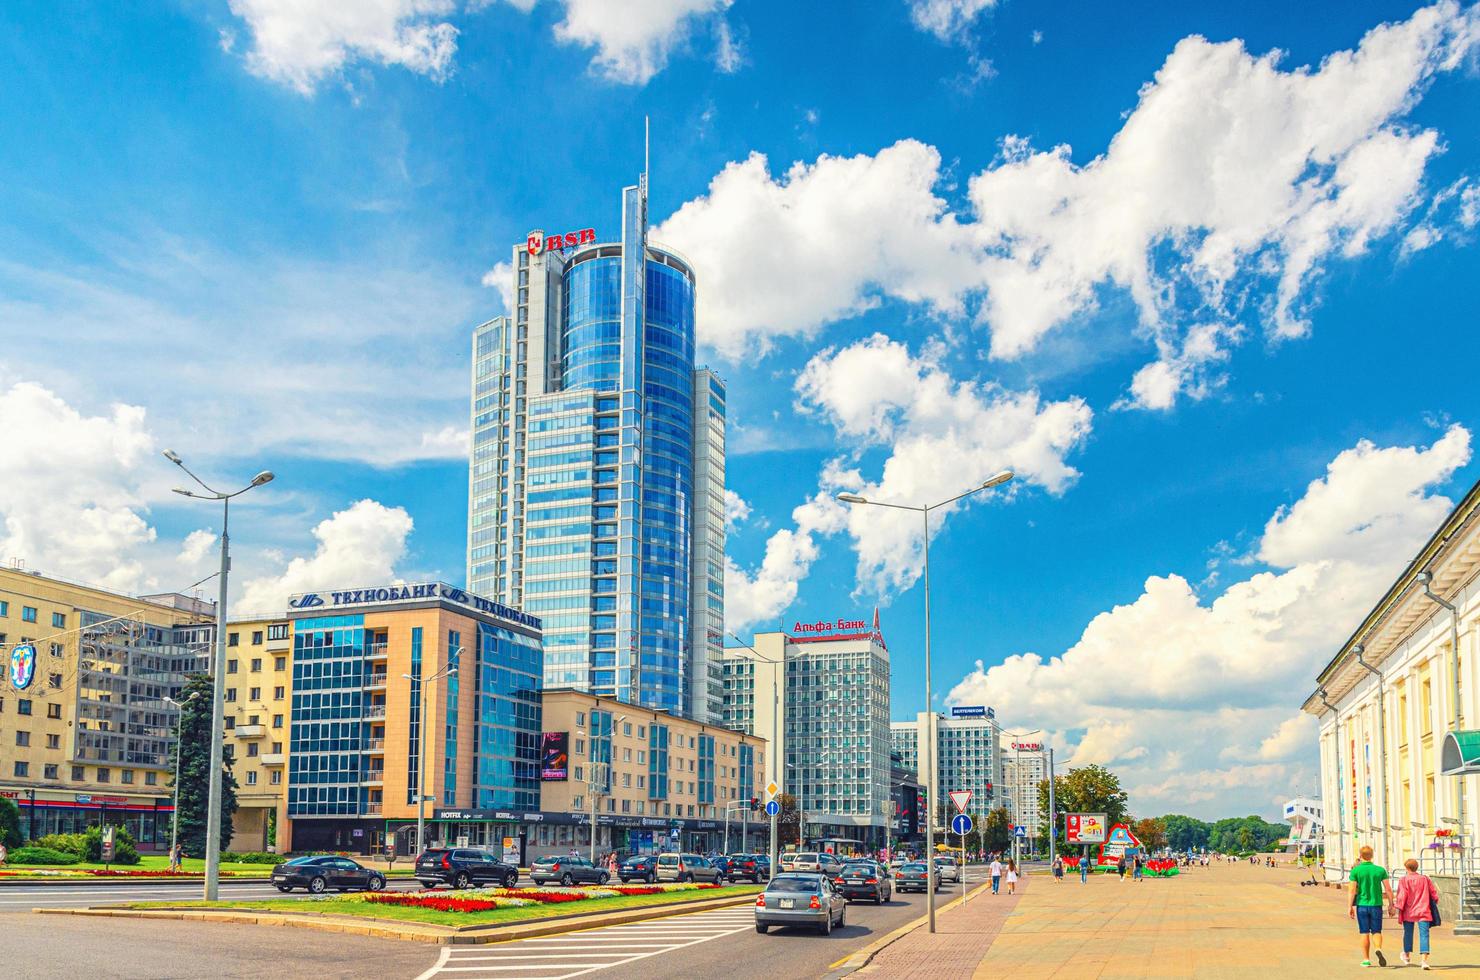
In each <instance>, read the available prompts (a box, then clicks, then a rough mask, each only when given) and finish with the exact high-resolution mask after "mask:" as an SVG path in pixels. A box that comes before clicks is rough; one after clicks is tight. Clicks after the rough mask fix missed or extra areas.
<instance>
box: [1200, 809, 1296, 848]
mask: <svg viewBox="0 0 1480 980" xmlns="http://www.w3.org/2000/svg"><path fill="white" fill-rule="evenodd" d="M1289 835H1290V827H1289V825H1288V824H1283V823H1270V822H1269V821H1267V820H1265V819H1264V818H1263V817H1259V816H1253V815H1251V816H1247V817H1225V818H1223V819H1222V820H1219V821H1217V822H1216V823H1214V824H1213V828H1212V831H1211V832H1210V833H1209V834H1208V847H1210V848H1212V849H1213V850H1215V851H1264V850H1268V849H1269V848H1271V847H1274V846H1275V844H1276V842H1277V841H1280V840H1282V839H1284V838H1286V837H1288V836H1289Z"/></svg>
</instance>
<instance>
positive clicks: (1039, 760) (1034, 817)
mask: <svg viewBox="0 0 1480 980" xmlns="http://www.w3.org/2000/svg"><path fill="white" fill-rule="evenodd" d="M1047 779H1048V750H1047V749H1045V748H1044V747H1043V743H1042V742H1029V741H1010V742H1008V743H1007V744H1006V745H1003V746H1002V784H1001V792H1000V793H999V794H998V796H999V797H1000V798H1001V801H1002V803H1003V804H1004V805H1005V806H1006V807H1007V812H1008V815H1009V816H1011V817H1012V822H1013V824H1014V825H1016V826H1020V827H1026V828H1027V838H1028V840H1035V839H1038V838H1046V837H1047V824H1046V820H1047V816H1046V814H1045V813H1044V812H1043V808H1042V807H1041V806H1040V805H1039V803H1038V787H1039V785H1040V784H1042V783H1043V782H1044V781H1046V780H1047Z"/></svg>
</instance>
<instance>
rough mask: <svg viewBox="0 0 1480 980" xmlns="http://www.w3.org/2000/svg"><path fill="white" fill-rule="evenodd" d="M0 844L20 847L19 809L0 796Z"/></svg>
mask: <svg viewBox="0 0 1480 980" xmlns="http://www.w3.org/2000/svg"><path fill="white" fill-rule="evenodd" d="M0 844H4V845H5V846H6V847H20V846H21V808H20V807H18V806H16V805H15V801H14V800H12V799H10V798H9V797H7V796H0Z"/></svg>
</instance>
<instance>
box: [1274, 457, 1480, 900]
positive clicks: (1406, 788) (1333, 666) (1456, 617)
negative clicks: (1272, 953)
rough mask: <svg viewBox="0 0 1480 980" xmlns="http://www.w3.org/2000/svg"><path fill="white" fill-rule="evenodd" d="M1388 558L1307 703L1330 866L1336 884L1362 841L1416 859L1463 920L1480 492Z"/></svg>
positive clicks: (1478, 653)
mask: <svg viewBox="0 0 1480 980" xmlns="http://www.w3.org/2000/svg"><path fill="white" fill-rule="evenodd" d="M1391 557H1392V558H1393V565H1394V567H1398V568H1401V569H1402V571H1401V572H1400V573H1399V574H1398V576H1397V578H1396V579H1394V581H1393V582H1392V584H1391V585H1390V586H1389V587H1388V588H1387V589H1386V591H1385V592H1384V593H1383V594H1382V595H1380V596H1372V599H1373V600H1374V602H1375V605H1373V607H1372V609H1371V611H1370V612H1368V613H1367V614H1366V615H1364V616H1363V617H1362V618H1361V619H1360V620H1358V621H1356V622H1353V623H1345V624H1335V628H1337V629H1340V630H1341V632H1340V633H1337V634H1333V635H1332V638H1331V640H1332V643H1331V645H1332V647H1333V649H1335V651H1336V653H1335V656H1333V657H1332V658H1331V661H1330V662H1329V663H1327V664H1326V665H1325V666H1324V667H1323V668H1322V669H1321V671H1320V673H1319V674H1318V675H1317V677H1316V679H1315V690H1314V691H1312V692H1311V694H1310V696H1309V697H1308V698H1306V700H1305V704H1304V706H1303V709H1304V710H1305V711H1307V712H1309V713H1310V714H1311V715H1314V716H1315V717H1316V719H1317V720H1318V721H1319V724H1320V761H1321V811H1322V813H1323V814H1324V816H1325V822H1324V834H1323V835H1322V838H1321V840H1322V842H1323V843H1324V856H1323V859H1322V864H1323V867H1324V869H1325V874H1326V876H1327V878H1328V880H1333V881H1337V880H1344V879H1345V877H1346V875H1347V873H1348V872H1349V870H1350V869H1351V867H1352V865H1353V864H1355V863H1356V861H1357V859H1358V858H1357V855H1358V854H1359V853H1360V851H1361V848H1362V847H1364V846H1370V847H1372V848H1373V850H1374V851H1375V854H1376V860H1377V862H1378V863H1379V864H1382V865H1384V866H1385V867H1388V868H1392V867H1395V866H1399V865H1401V864H1402V862H1403V860H1404V859H1406V858H1408V857H1410V856H1417V857H1418V859H1419V861H1420V863H1421V864H1422V866H1423V867H1422V870H1423V872H1424V873H1425V874H1427V875H1429V876H1430V877H1432V878H1433V879H1434V881H1435V883H1436V884H1437V885H1438V886H1439V891H1440V894H1441V896H1442V898H1443V901H1442V903H1441V904H1442V905H1443V908H1444V910H1445V914H1447V915H1453V914H1454V913H1455V912H1457V911H1458V909H1457V904H1456V903H1457V898H1458V893H1459V878H1458V874H1459V871H1460V869H1461V860H1462V858H1461V855H1462V854H1466V853H1468V850H1467V849H1468V848H1470V847H1472V846H1473V844H1474V842H1475V841H1476V840H1480V782H1477V779H1476V774H1477V773H1480V749H1477V746H1480V732H1477V729H1480V697H1477V694H1476V692H1477V690H1480V672H1477V668H1476V664H1477V661H1480V640H1477V633H1476V631H1475V628H1474V624H1475V621H1476V618H1477V616H1480V584H1477V580H1476V576H1475V570H1476V568H1477V567H1480V483H1477V484H1475V485H1474V486H1472V487H1471V488H1470V490H1469V492H1468V493H1466V494H1465V496H1464V499H1462V500H1461V501H1460V502H1459V504H1458V505H1457V506H1456V507H1455V508H1454V509H1453V510H1452V511H1451V512H1450V513H1449V515H1448V516H1447V517H1446V518H1445V519H1444V520H1443V522H1441V523H1440V525H1439V526H1438V527H1437V528H1435V529H1434V533H1433V536H1432V537H1430V538H1429V539H1428V541H1426V542H1425V543H1424V544H1423V546H1422V547H1421V548H1420V549H1419V550H1418V552H1417V554H1413V555H1393V556H1391ZM1348 631H1350V632H1348ZM1456 651H1457V652H1458V657H1457V658H1456ZM1470 869H1471V873H1473V864H1470ZM1476 915H1480V905H1473V904H1472V906H1471V907H1470V908H1469V909H1468V910H1467V912H1466V917H1467V918H1468V917H1471V916H1476ZM1455 918H1458V916H1457V915H1456V916H1455Z"/></svg>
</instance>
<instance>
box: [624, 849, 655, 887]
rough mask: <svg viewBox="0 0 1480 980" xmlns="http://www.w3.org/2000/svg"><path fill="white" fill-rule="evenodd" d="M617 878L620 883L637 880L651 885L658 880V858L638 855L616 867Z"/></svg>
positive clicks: (652, 855)
mask: <svg viewBox="0 0 1480 980" xmlns="http://www.w3.org/2000/svg"><path fill="white" fill-rule="evenodd" d="M617 877H619V878H621V879H622V883H623V884H626V883H627V882H629V881H632V880H634V879H635V880H637V881H644V882H647V883H648V884H649V885H651V884H652V883H653V882H655V881H657V880H658V857H657V855H655V854H638V855H634V856H633V857H630V858H628V859H627V860H625V861H623V862H622V863H621V864H619V865H618V866H617Z"/></svg>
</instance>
